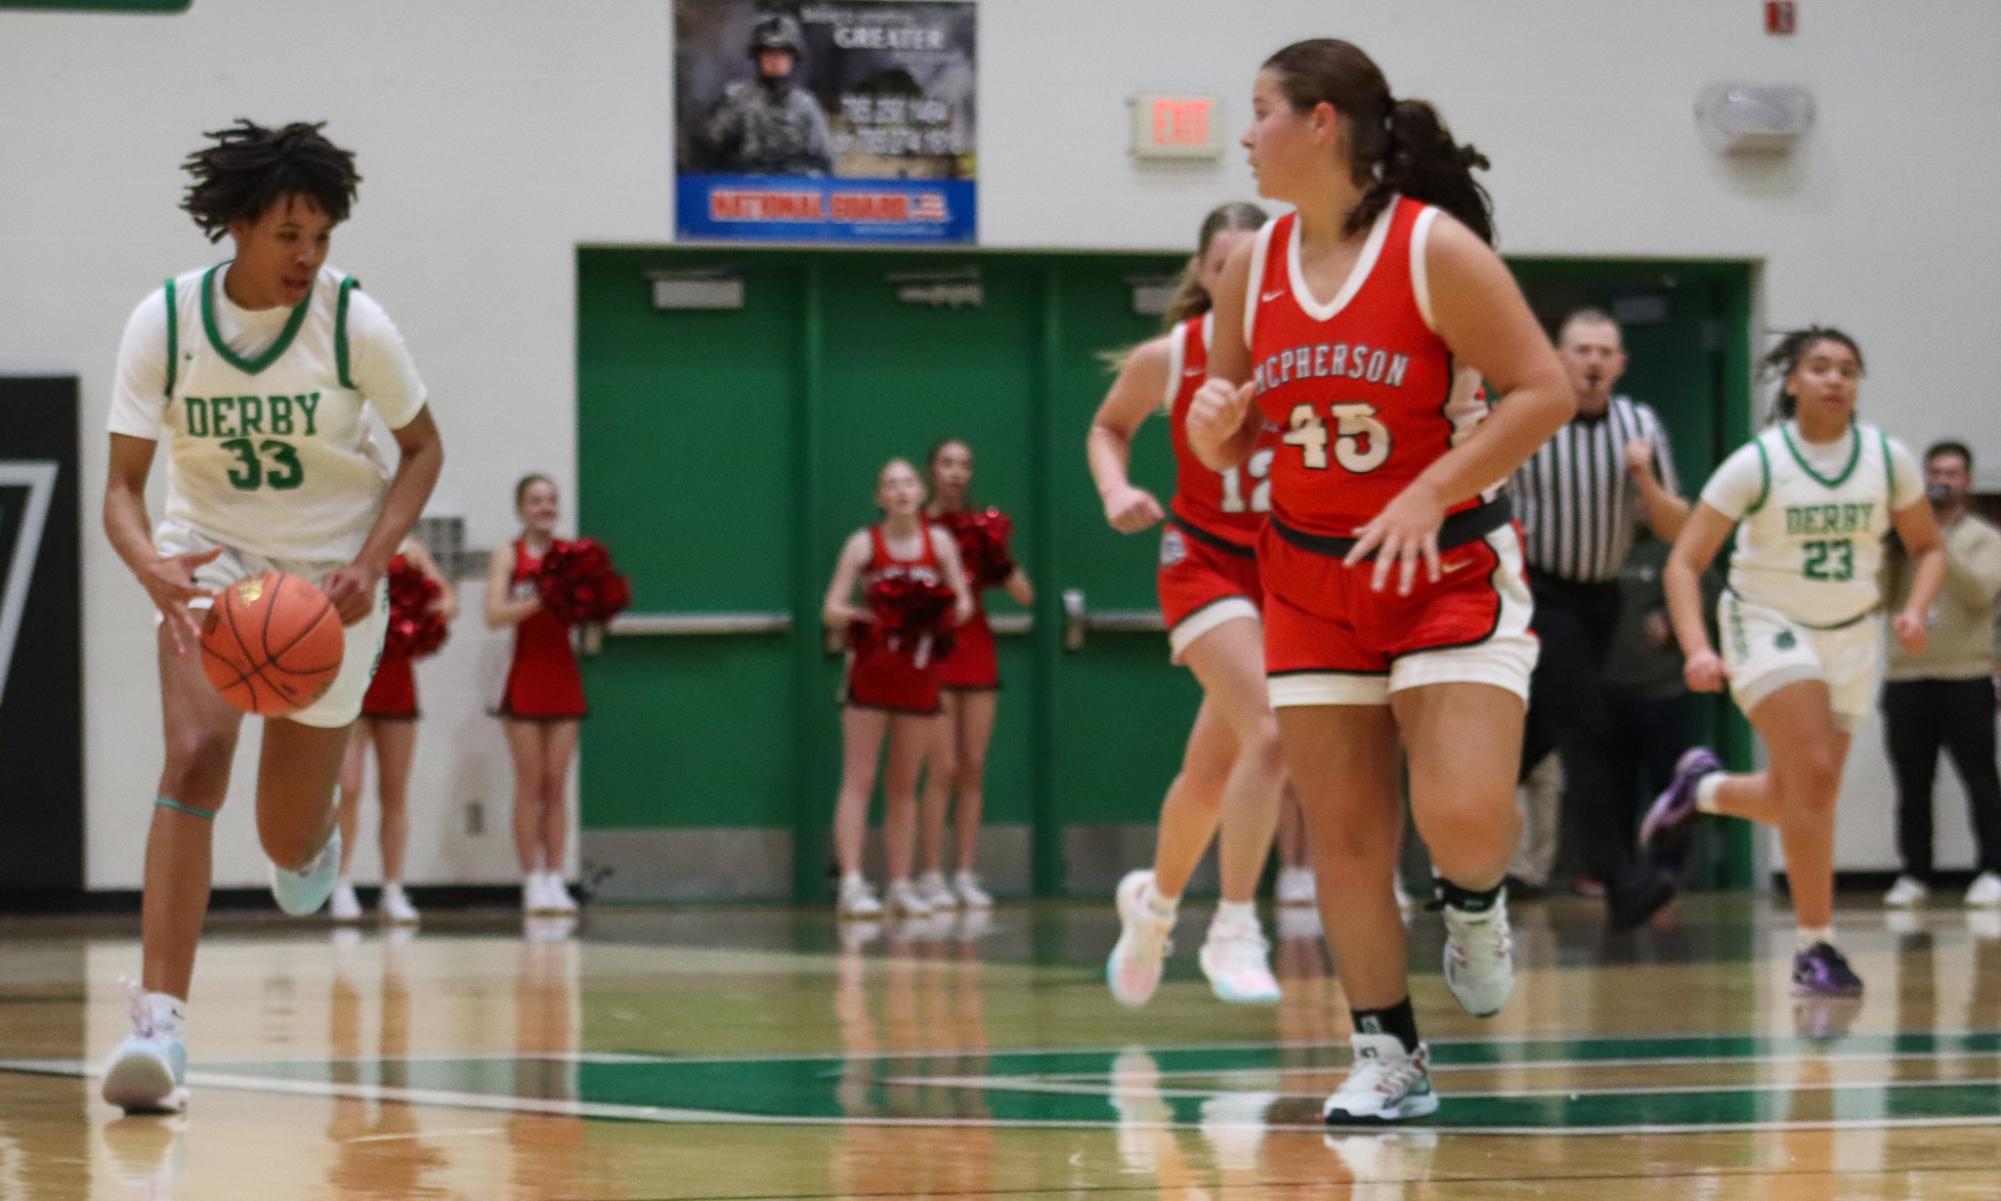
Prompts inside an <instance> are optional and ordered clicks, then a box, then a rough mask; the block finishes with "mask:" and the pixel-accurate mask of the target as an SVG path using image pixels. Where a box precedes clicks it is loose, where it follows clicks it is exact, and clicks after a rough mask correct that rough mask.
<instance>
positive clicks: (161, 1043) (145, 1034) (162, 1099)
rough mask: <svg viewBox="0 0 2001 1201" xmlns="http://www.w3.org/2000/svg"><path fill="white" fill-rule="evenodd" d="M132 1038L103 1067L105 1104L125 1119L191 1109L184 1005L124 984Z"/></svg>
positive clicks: (158, 994) (133, 985)
mask: <svg viewBox="0 0 2001 1201" xmlns="http://www.w3.org/2000/svg"><path fill="white" fill-rule="evenodd" d="M125 987H126V991H128V992H129V993H130V994H131V996H132V1033H131V1034H130V1035H128V1036H127V1037H126V1039H125V1041H124V1042H122V1043H120V1044H118V1049H117V1050H116V1051H113V1052H112V1053H111V1059H110V1061H109V1062H107V1063H106V1064H105V1065H104V1084H103V1088H102V1092H103V1095H104V1099H105V1100H106V1101H109V1102H110V1103H111V1104H113V1105H116V1106H117V1107H118V1108H120V1109H122V1110H124V1111H125V1112H126V1113H181V1112H183V1111H184V1110H186V1109H187V1107H188V1083H187V1082H188V1050H187V1045H186V1043H185V1042H184V1040H183V1038H182V1035H181V1027H182V1024H183V1022H184V1021H185V1017H184V1013H183V1010H182V1007H181V1002H180V1001H179V1000H178V999H177V998H174V997H170V996H168V995H167V994H166V993H158V992H153V993H149V992H147V991H146V990H144V989H142V988H140V987H139V985H137V984H136V983H133V982H131V981H127V982H126V986H125Z"/></svg>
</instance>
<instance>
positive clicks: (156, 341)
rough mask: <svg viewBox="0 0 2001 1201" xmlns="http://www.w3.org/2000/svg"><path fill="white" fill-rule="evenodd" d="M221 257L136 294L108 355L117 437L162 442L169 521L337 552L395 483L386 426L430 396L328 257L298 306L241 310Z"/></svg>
mask: <svg viewBox="0 0 2001 1201" xmlns="http://www.w3.org/2000/svg"><path fill="white" fill-rule="evenodd" d="M227 266H228V265H227V264H226V263H225V264H217V265H216V266H214V267H210V268H207V269H205V270H198V271H192V272H189V273H187V274H185V275H181V276H178V277H176V278H174V279H170V280H168V281H167V282H166V283H165V284H164V285H163V286H162V287H161V288H160V289H159V290H158V291H156V292H154V293H153V294H152V295H150V296H148V297H147V298H146V299H145V300H144V301H142V302H140V304H139V307H138V308H137V309H136V310H134V311H133V314H132V317H131V319H130V321H128V322H127V324H126V328H125V336H124V340H123V342H122V343H121V344H120V346H119V351H118V373H117V379H116V381H115V383H114V385H113V391H112V400H111V415H110V420H109V421H108V422H107V425H108V428H109V429H110V431H111V432H112V433H114V434H126V435H129V436H131V437H135V438H144V439H147V440H148V441H154V442H158V441H161V440H162V439H163V438H164V439H165V441H166V442H167V499H166V511H165V514H164V516H165V520H166V521H167V522H170V523H177V524H180V525H183V526H187V527H189V528H192V529H193V530H195V531H196V532H198V533H200V534H201V535H203V536H204V537H206V538H207V539H209V540H210V541H213V542H216V543H219V544H221V545H223V546H226V547H231V548H234V549H237V550H241V551H247V552H249V553H251V554H253V555H259V556H262V557H265V558H270V559H289V560H303V561H312V562H347V561H350V560H352V559H353V558H354V556H355V554H356V553H358V552H359V551H360V549H361V545H362V543H363V542H364V541H365V540H366V538H367V536H368V531H369V529H370V528H371V527H372V526H373V525H374V524H375V519H376V516H377V514H378V512H379V511H380V510H381V507H382V499H383V496H384V495H385V494H386V493H387V492H388V489H389V477H390V471H389V466H388V463H387V461H386V460H385V457H384V455H383V454H382V450H381V448H380V447H379V446H378V445H377V443H376V440H375V438H374V437H373V435H372V432H371V428H370V424H371V423H370V421H369V419H368V415H367V412H366V410H367V408H369V407H370V406H372V407H373V408H374V409H375V410H376V412H377V413H379V414H380V415H381V417H382V420H383V421H384V422H385V423H386V424H387V425H388V426H389V427H390V428H391V429H400V428H402V427H403V426H404V425H407V424H408V423H409V422H410V421H411V420H413V419H414V418H415V417H416V416H417V413H418V412H419V411H420V410H421V409H422V408H423V407H424V402H425V391H424V385H423V382H422V380H420V379H419V378H418V376H417V371H416V367H415V366H414V365H413V364H412V363H411V361H410V355H409V352H408V350H406V349H405V347H404V345H403V339H402V337H401V335H399V334H398V333H397V331H396V327H395V325H394V324H392V323H391V322H390V320H389V317H388V314H386V313H384V312H383V310H382V307H381V306H380V305H378V304H376V303H375V301H374V300H372V299H370V298H369V297H367V296H366V295H364V294H363V293H362V292H361V291H360V290H359V287H358V285H357V282H356V281H355V280H354V279H353V278H352V277H350V276H347V275H344V274H342V273H341V272H339V271H336V270H333V269H332V268H330V267H322V268H321V269H320V272H319V274H318V276H317V277H316V278H315V279H314V281H313V287H312V291H311V292H309V293H308V294H307V296H306V298H305V300H303V301H301V302H300V303H299V304H298V306H297V307H294V308H282V307H281V308H275V309H262V310H252V309H244V308H242V307H240V306H238V305H237V304H235V303H234V302H233V301H231V300H230V299H229V296H228V295H227V293H226V292H225V290H224V288H223V277H224V274H225V272H226V271H227Z"/></svg>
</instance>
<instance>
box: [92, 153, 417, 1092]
mask: <svg viewBox="0 0 2001 1201" xmlns="http://www.w3.org/2000/svg"><path fill="white" fill-rule="evenodd" d="M207 136H208V137H209V138H210V139H211V142H210V144H209V145H208V146H206V147H204V148H202V149H201V150H198V151H196V152H195V153H194V154H192V155H190V156H189V157H188V159H187V162H186V163H185V164H184V166H185V169H186V170H187V172H188V174H189V175H190V177H191V178H192V179H193V183H192V184H191V185H190V186H189V187H188V190H187V195H186V198H185V199H184V200H183V201H182V205H181V207H182V208H184V209H186V210H187V212H188V215H189V216H191V217H192V218H194V221H195V224H196V225H197V226H199V227H200V228H201V230H202V232H203V233H205V234H207V235H208V237H209V240H210V241H219V240H221V238H222V237H223V235H224V234H227V235H228V236H229V238H230V240H231V243H232V244H233V247H234V250H235V253H234V255H233V256H232V257H231V258H229V259H227V260H225V261H224V262H221V263H218V264H216V265H215V266H213V267H207V268H201V269H197V270H194V271H190V272H187V273H185V274H182V275H179V276H176V277H174V278H172V279H169V280H167V281H166V283H165V284H164V285H163V286H162V287H160V288H159V289H156V290H155V291H154V292H153V293H152V294H151V295H149V296H148V297H147V298H146V299H145V300H143V301H141V302H140V303H139V307H138V308H137V309H135V310H134V311H133V313H132V317H131V319H130V321H128V322H127V324H126V327H125V336H124V340H123V341H122V342H121V343H120V345H119V350H118V368H117V376H116V379H115V381H114V383H113V390H112V400H111V414H110V420H109V422H108V426H109V429H110V434H111V461H110V470H109V475H108V479H107V480H106V484H105V493H104V528H105V532H106V533H107V534H108V535H109V537H110V540H111V545H112V547H113V548H114V549H115V550H116V551H117V552H118V556H119V558H121V559H123V560H124V561H125V565H126V566H127V567H128V568H130V569H131V571H132V574H133V575H134V576H135V577H137V578H138V581H139V584H140V586H141V587H142V588H144V589H145V590H146V594H147V596H148V597H149V598H150V599H151V600H152V602H153V605H154V607H155V608H157V609H158V610H159V618H158V621H159V633H158V636H157V642H158V659H159V672H160V707H161V711H162V715H163V717H164V724H165V730H166V764H165V766H164V768H163V769H162V770H161V773H160V785H159V792H158V794H157V799H156V800H155V801H154V804H153V809H152V827H151V830H150V832H149V834H148V837H147V844H146V874H145V891H144V902H143V915H142V918H141V929H142V939H143V947H144V951H143V968H142V973H141V974H142V979H141V981H140V983H139V984H138V985H136V986H134V989H133V1033H132V1035H131V1037H129V1038H127V1039H126V1040H125V1042H124V1043H123V1044H122V1045H121V1046H120V1047H119V1048H118V1049H117V1051H116V1052H115V1053H114V1054H113V1055H112V1057H111V1060H110V1063H109V1064H108V1065H107V1067H106V1069H105V1072H104V1081H103V1093H104V1098H105V1100H107V1101H109V1102H111V1103H112V1104H114V1105H117V1106H119V1107H120V1108H122V1109H124V1110H126V1111H127V1112H132V1113H143V1112H166V1111H175V1110H179V1109H182V1108H184V1107H185V1105H186V1103H187V1088H186V1079H185V1074H186V1062H187V1053H186V1050H185V1048H184V1042H183V1034H182V1029H183V1024H184V1022H185V1021H186V1005H187V997H188V985H189V982H190V980H191V979H192V977H193V974H194V956H195V944H196V942H197V940H198V939H199V937H200V933H201V924H202V916H203V914H204V913H205V912H206V911H207V909H208V897H209V883H210V874H211V852H212V840H213V834H214V821H215V815H216V811H217V810H218V809H220V808H221V806H222V802H223V797H224V795H225V793H226V792H227V791H228V787H229V769H230V760H231V757H232V755H233V754H234V751H235V748H236V739H237V733H238V730H239V728H240V727H241V724H242V717H241V715H240V714H239V713H238V712H237V711H236V710H234V709H232V708H230V707H229V706H228V705H227V704H225V703H224V702H223V700H222V698H221V697H220V696H219V695H217V693H216V691H215V689H213V688H211V687H210V686H209V684H208V681H207V679H206V678H205V677H204V675H203V671H202V666H201V659H200V653H199V645H200V633H199V619H198V614H199V613H200V611H201V610H203V609H206V608H208V607H209V606H210V605H212V604H213V602H214V597H215V595H216V593H217V592H218V591H219V590H220V589H221V588H223V587H224V586H226V585H228V584H229V583H231V582H232V581H234V580H237V579H239V578H242V577H243V576H246V575H252V574H255V573H257V572H262V571H269V570H277V571H287V572H292V573H295V574H298V575H302V576H305V577H307V578H309V579H313V580H317V581H318V582H319V585H320V587H321V588H322V589H323V590H324V591H325V592H326V595H327V598H328V599H329V600H331V601H332V602H333V604H334V606H335V608H336V609H337V611H338V612H339V614H340V619H341V621H342V623H343V624H345V625H346V627H347V646H346V652H345V655H344V657H343V659H342V661H341V669H340V673H339V675H338V677H337V678H336V679H335V680H334V682H333V684H332V685H331V686H330V687H329V688H328V690H327V692H326V694H325V695H324V696H322V697H321V698H320V700H319V701H318V702H316V703H315V704H313V705H312V706H310V707H308V708H306V709H302V710H300V711H298V712H296V713H293V714H291V715H289V716H287V717H284V718H268V719H266V720H265V723H264V738H263V747H264V749H263V756H262V759H261V762H260V763H259V770H258V775H257V830H258V836H259V839H260V841H261V842H262V844H263V847H264V851H265V853H266V854H267V855H269V856H270V858H271V891H272V894H273V895H274V897H275V898H276V899H277V902H278V905H279V907H280V908H281V909H283V910H284V911H285V912H287V913H290V914H294V915H302V914H309V913H312V912H314V911H315V910H317V909H319V908H320V906H321V905H323V904H325V902H326V899H327V896H328V894H329V893H331V892H332V891H333V886H334V878H335V874H336V871H337V869H338V867H339V864H340V836H339V830H338V827H337V826H336V825H335V823H334V784H335V781H336V779H337V778H338V776H339V773H340V767H341V759H342V755H343V752H344V751H345V750H346V748H347V741H348V733H349V726H351V725H352V724H353V722H354V720H355V718H356V717H357V716H358V715H359V714H360V712H361V700H362V695H363V693H364V692H366V690H367V688H368V682H369V675H370V673H371V672H372V671H373V669H374V663H375V660H376V656H377V654H378V652H379V651H380V649H381V646H382V636H383V632H384V629H385V627H386V620H387V608H388V598H387V595H386V593H385V592H384V589H383V582H382V577H383V573H384V571H385V570H386V569H387V568H388V565H389V560H390V558H391V557H392V556H394V555H395V553H396V550H397V547H398V546H400V545H401V544H402V542H403V539H404V538H405V537H406V536H407V535H408V534H409V532H410V527H411V525H412V523H414V522H415V521H416V519H417V516H418V514H419V513H420V512H422V510H423V508H424V502H425V500H426V499H427V498H428V497H429V496H430V494H431V488H432V486H433V485H434V484H436V482H437V479H438V470H439V467H440V466H441V464H442V463H443V459H444V448H443V445H442V443H441V442H440V441H439V438H438V430H437V426H436V425H435V424H434V423H433V422H432V420H431V416H430V412H429V410H428V409H427V408H426V407H425V390H424V385H423V382H422V381H421V380H420V379H419V378H418V376H417V371H416V368H415V367H414V366H413V365H412V363H411V361H410V355H409V352H408V351H407V350H405V349H404V346H403V339H402V337H401V336H400V335H399V334H398V333H397V332H396V327H395V326H394V325H392V324H391V323H390V321H389V317H388V316H387V314H385V313H384V312H383V311H382V308H381V307H380V306H379V305H377V304H376V303H375V302H374V301H373V300H371V299H370V298H369V297H368V296H367V294H365V293H363V292H361V291H359V290H358V288H357V285H356V281H355V280H354V279H353V278H352V277H350V276H347V275H344V274H342V273H341V272H339V271H336V270H334V269H333V268H331V267H329V266H327V265H326V260H327V248H328V245H329V243H330V241H331V239H332V234H333V229H334V226H336V225H338V224H339V223H340V222H341V221H343V220H345V219H346V218H347V215H348V210H349V208H350V207H351V206H352V205H353V203H354V197H355V189H356V185H358V184H359V183H360V182H361V178H360V176H359V175H357V174H356V173H355V169H354V156H353V155H352V154H351V153H350V152H348V151H346V150H343V149H341V148H340V147H338V146H336V145H334V144H333V143H332V142H330V141H328V140H327V139H326V137H325V136H323V135H322V134H321V133H320V126H319V125H309V124H304V123H294V124H291V125H286V126H284V127H282V128H275V129H274V128H266V127H264V126H261V125H256V124H253V123H252V122H250V121H238V122H237V123H236V124H235V125H233V126H231V127H230V128H228V129H224V130H221V131H218V132H215V133H211V134H208V135H207ZM371 407H372V408H373V409H374V410H375V412H376V413H377V414H378V415H379V416H380V417H381V418H382V419H383V421H384V422H385V423H387V425H388V426H389V428H390V429H391V430H392V431H394V435H395V439H396V444H397V446H398V447H399V448H400V449H401V451H402V457H401V461H400V462H399V463H398V464H397V466H396V467H395V468H394V471H393V473H392V471H391V469H390V467H389V465H388V464H387V463H385V462H384V460H383V457H382V456H381V454H380V453H379V452H378V449H377V447H376V445H375V443H374V441H373V440H372V439H371V437H370V436H369V425H368V422H367V419H366V418H367V410H368V409H369V408H371ZM163 442H164V443H165V447H166V451H167V458H168V469H167V490H166V511H165V514H164V516H163V518H162V520H161V521H160V522H159V524H158V525H157V526H152V525H150V523H149V520H148V517H147V513H146V500H145V488H146V477H147V474H148V473H149V471H150V470H151V468H152V464H153V458H154V454H155V451H156V449H158V448H159V446H160V444H161V443H163ZM149 527H150V528H149Z"/></svg>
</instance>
